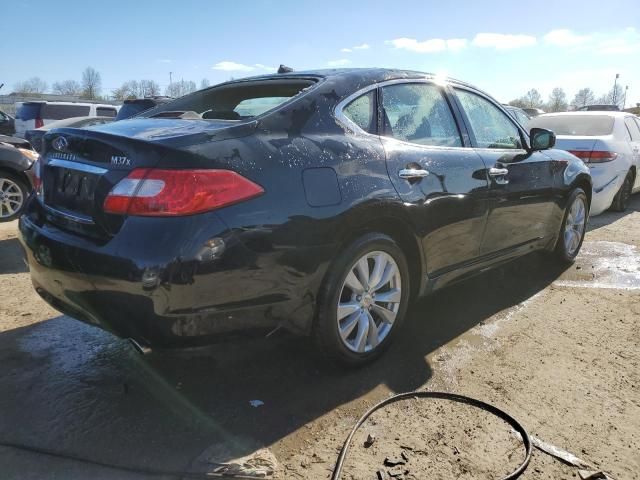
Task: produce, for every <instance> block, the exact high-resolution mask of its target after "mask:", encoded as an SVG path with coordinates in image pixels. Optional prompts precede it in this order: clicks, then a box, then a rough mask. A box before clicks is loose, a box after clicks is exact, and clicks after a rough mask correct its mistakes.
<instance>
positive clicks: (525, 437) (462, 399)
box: [331, 391, 532, 480]
mask: <svg viewBox="0 0 640 480" xmlns="http://www.w3.org/2000/svg"><path fill="white" fill-rule="evenodd" d="M418 398H437V399H441V400H450V401H453V402H458V403H466V404H467V405H472V406H474V407H478V408H481V409H483V410H486V411H487V412H489V413H492V414H493V415H495V416H497V417H498V418H500V419H502V420H504V421H505V422H506V423H508V424H509V425H511V427H513V429H514V430H515V431H516V432H518V433H519V434H520V437H521V438H522V443H523V444H524V448H525V458H524V461H523V462H522V463H521V464H520V466H519V467H518V468H516V469H515V470H514V471H513V472H511V473H510V474H509V475H507V476H506V477H503V478H502V479H500V480H514V479H516V478H518V477H519V476H520V475H522V473H524V471H525V470H526V469H527V466H528V465H529V461H530V460H531V450H532V445H531V439H530V438H529V434H528V433H527V431H526V430H525V429H524V427H523V426H522V425H521V424H520V423H519V422H518V421H517V420H516V419H515V418H513V417H512V416H511V415H509V414H508V413H507V412H505V411H503V410H500V409H499V408H498V407H494V406H493V405H490V404H488V403H485V402H483V401H481V400H476V399H475V398H471V397H466V396H464V395H458V394H457V393H447V392H428V391H415V392H406V393H399V394H398V395H394V396H392V397H389V398H387V399H385V400H383V401H381V402H380V403H378V404H376V405H374V406H373V407H371V408H370V409H369V410H367V411H366V412H365V414H364V415H362V416H361V417H360V418H359V419H358V421H357V422H356V424H355V425H354V427H353V429H352V430H351V433H349V436H348V437H347V439H346V440H345V442H344V445H343V446H342V449H341V450H340V455H338V460H337V461H336V466H335V467H334V469H333V474H332V475H331V480H339V479H340V474H341V473H342V466H343V464H344V460H345V458H346V457H347V452H348V451H349V447H350V446H351V442H352V440H353V436H354V435H355V433H356V432H357V431H358V429H359V428H360V427H361V426H362V424H363V423H364V422H365V421H366V420H367V419H368V418H369V417H370V416H371V415H372V414H373V413H374V412H375V411H376V410H379V409H381V408H382V407H385V406H387V405H390V404H392V403H395V402H399V401H401V400H408V399H418Z"/></svg>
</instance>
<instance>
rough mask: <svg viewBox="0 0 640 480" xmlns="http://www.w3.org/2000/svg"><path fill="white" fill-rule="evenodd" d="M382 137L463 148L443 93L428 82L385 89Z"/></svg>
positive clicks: (383, 89)
mask: <svg viewBox="0 0 640 480" xmlns="http://www.w3.org/2000/svg"><path fill="white" fill-rule="evenodd" d="M382 114H383V125H384V129H383V134H384V135H386V136H388V137H393V138H397V139H398V140H403V141H405V142H411V143H417V144H420V145H434V146H446V147H461V146H462V140H461V139H460V132H459V131H458V127H457V126H456V122H455V120H454V118H453V114H452V113H451V109H450V108H449V104H448V103H447V101H446V99H445V97H444V94H443V93H442V90H441V89H440V88H439V87H438V86H436V85H431V84H426V83H402V84H397V85H388V86H386V87H382Z"/></svg>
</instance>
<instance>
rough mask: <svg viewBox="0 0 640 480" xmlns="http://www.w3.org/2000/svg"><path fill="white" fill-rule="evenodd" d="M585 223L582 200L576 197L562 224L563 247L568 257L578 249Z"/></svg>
mask: <svg viewBox="0 0 640 480" xmlns="http://www.w3.org/2000/svg"><path fill="white" fill-rule="evenodd" d="M586 223H587V207H586V204H585V201H584V198H582V197H580V196H578V197H576V198H575V199H574V200H573V203H572V204H571V207H570V208H569V213H568V214H567V220H566V222H565V224H564V246H565V250H566V251H567V254H568V255H569V256H573V255H575V254H576V252H577V250H578V248H579V247H580V242H581V241H582V236H583V235H584V230H585V227H586Z"/></svg>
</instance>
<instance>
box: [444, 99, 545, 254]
mask: <svg viewBox="0 0 640 480" xmlns="http://www.w3.org/2000/svg"><path fill="white" fill-rule="evenodd" d="M454 91H455V94H456V95H455V96H456V98H457V101H458V103H459V106H460V109H461V111H462V114H463V117H464V121H465V123H466V124H467V129H468V130H469V135H470V137H471V141H472V143H473V145H474V146H475V149H476V151H477V152H478V154H479V155H480V156H481V157H482V159H483V161H484V163H485V165H486V171H485V173H486V177H487V179H488V181H489V182H490V190H491V204H490V209H489V216H488V219H487V228H486V232H485V235H484V238H483V240H482V246H481V249H480V253H481V255H483V256H484V255H500V254H508V253H509V251H510V250H516V249H519V247H523V248H527V245H533V244H534V243H535V242H539V241H541V240H542V239H544V238H547V237H548V236H549V235H551V234H555V232H553V231H552V230H553V229H552V228H551V226H550V220H551V215H552V212H553V205H554V198H553V169H552V161H551V159H550V158H549V157H548V156H547V155H545V154H544V153H542V152H533V153H528V152H527V150H526V143H525V135H524V132H523V131H521V129H520V128H519V127H518V126H517V124H516V122H514V120H513V119H512V118H511V116H510V115H508V114H507V113H506V112H505V111H504V110H503V109H502V108H501V107H499V106H498V104H497V103H495V102H494V101H493V100H491V99H490V98H489V97H486V96H484V95H481V94H480V93H478V92H476V91H471V90H469V89H466V88H463V87H456V88H455V89H454Z"/></svg>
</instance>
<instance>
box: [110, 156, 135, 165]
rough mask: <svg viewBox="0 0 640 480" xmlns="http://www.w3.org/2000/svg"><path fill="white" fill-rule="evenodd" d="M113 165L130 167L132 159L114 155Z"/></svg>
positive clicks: (112, 158)
mask: <svg viewBox="0 0 640 480" xmlns="http://www.w3.org/2000/svg"><path fill="white" fill-rule="evenodd" d="M111 165H115V166H118V167H122V166H124V167H129V166H130V165H131V159H130V158H129V157H124V156H119V155H112V156H111Z"/></svg>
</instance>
